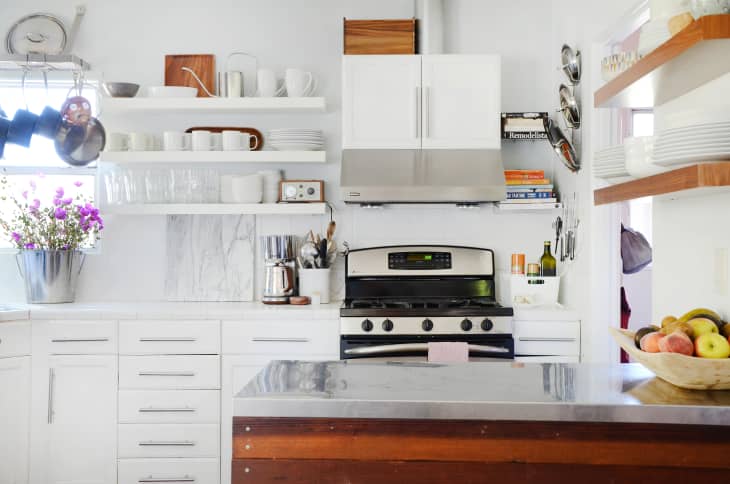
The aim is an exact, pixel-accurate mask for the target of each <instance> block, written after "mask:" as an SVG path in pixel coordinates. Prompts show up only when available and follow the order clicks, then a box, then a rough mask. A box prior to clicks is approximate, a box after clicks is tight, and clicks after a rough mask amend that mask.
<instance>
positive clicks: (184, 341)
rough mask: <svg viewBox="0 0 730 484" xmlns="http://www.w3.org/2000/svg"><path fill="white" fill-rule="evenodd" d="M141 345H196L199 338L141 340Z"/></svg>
mask: <svg viewBox="0 0 730 484" xmlns="http://www.w3.org/2000/svg"><path fill="white" fill-rule="evenodd" d="M139 341H140V343H195V342H196V341H198V338H183V337H181V338H174V337H170V338H140V339H139Z"/></svg>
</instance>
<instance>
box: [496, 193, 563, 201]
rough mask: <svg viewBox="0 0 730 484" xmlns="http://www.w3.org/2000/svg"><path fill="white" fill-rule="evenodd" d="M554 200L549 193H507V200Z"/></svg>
mask: <svg viewBox="0 0 730 484" xmlns="http://www.w3.org/2000/svg"><path fill="white" fill-rule="evenodd" d="M527 198H554V196H553V194H552V193H551V192H533V193H521V192H518V193H515V192H507V199H508V200H509V199H527Z"/></svg>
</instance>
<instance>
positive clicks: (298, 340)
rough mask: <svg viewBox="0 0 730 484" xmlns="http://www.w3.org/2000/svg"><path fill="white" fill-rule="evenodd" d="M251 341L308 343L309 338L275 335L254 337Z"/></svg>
mask: <svg viewBox="0 0 730 484" xmlns="http://www.w3.org/2000/svg"><path fill="white" fill-rule="evenodd" d="M251 341H253V342H254V343H309V338H276V337H273V336H272V337H268V336H264V337H255V338H252V339H251Z"/></svg>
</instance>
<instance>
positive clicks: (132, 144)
mask: <svg viewBox="0 0 730 484" xmlns="http://www.w3.org/2000/svg"><path fill="white" fill-rule="evenodd" d="M151 149H152V138H151V137H150V135H148V134H147V133H129V151H150V150H151Z"/></svg>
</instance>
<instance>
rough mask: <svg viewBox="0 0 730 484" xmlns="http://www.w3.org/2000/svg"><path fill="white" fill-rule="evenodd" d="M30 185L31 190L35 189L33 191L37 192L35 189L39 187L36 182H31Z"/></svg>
mask: <svg viewBox="0 0 730 484" xmlns="http://www.w3.org/2000/svg"><path fill="white" fill-rule="evenodd" d="M28 184H29V185H30V188H32V189H33V191H35V189H36V188H38V186H37V185H36V183H35V180H31V181H30V182H29V183H28Z"/></svg>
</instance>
